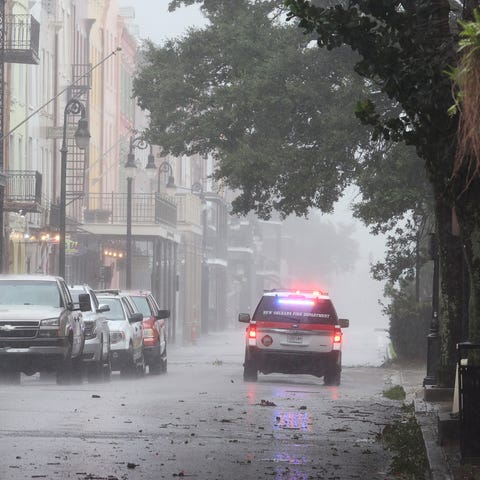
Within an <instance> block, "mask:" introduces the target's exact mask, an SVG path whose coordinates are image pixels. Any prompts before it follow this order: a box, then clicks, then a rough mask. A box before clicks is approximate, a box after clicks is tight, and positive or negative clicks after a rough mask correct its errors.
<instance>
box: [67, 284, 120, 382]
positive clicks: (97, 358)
mask: <svg viewBox="0 0 480 480" xmlns="http://www.w3.org/2000/svg"><path fill="white" fill-rule="evenodd" d="M68 289H69V290H70V293H71V295H72V298H73V302H74V303H77V302H78V297H79V295H80V294H82V293H87V294H88V295H90V303H91V305H92V310H90V311H89V312H83V313H82V316H83V323H84V332H85V346H84V347H83V361H84V364H85V366H86V368H87V375H88V380H89V381H93V382H95V381H102V380H103V381H108V380H110V375H111V373H112V361H111V351H110V329H109V326H108V320H107V319H106V318H105V316H104V315H103V313H104V312H108V311H109V310H110V307H109V306H108V305H105V304H103V305H101V304H100V303H99V301H98V298H97V296H96V294H95V292H94V291H93V290H92V289H91V288H90V287H89V286H88V285H73V286H69V287H68Z"/></svg>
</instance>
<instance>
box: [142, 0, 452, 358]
mask: <svg viewBox="0 0 480 480" xmlns="http://www.w3.org/2000/svg"><path fill="white" fill-rule="evenodd" d="M193 3H199V4H200V5H201V9H202V12H203V13H204V15H205V16H206V17H207V19H208V20H209V24H208V25H207V27H206V28H204V29H202V30H190V31H189V32H188V34H187V35H186V36H185V37H183V38H180V39H177V40H172V41H169V42H166V43H165V44H163V45H161V46H156V45H154V44H152V43H148V42H147V43H145V44H144V48H143V63H142V65H141V66H140V70H139V73H138V75H137V76H136V78H135V81H134V93H135V95H136V96H137V98H138V99H139V104H140V106H141V107H142V108H144V109H146V110H148V111H149V112H150V120H151V123H150V129H149V131H148V132H147V135H148V139H149V140H150V141H151V142H152V143H155V144H158V145H161V146H162V148H163V150H164V151H165V152H169V153H173V154H193V153H200V154H213V155H214V156H215V157H216V160H217V169H216V171H215V174H214V175H215V178H216V179H217V180H218V181H219V182H221V183H224V184H226V185H228V186H229V187H230V188H232V189H234V190H236V191H238V192H239V196H238V197H237V199H236V200H235V202H234V204H233V210H234V212H236V213H243V214H245V213H247V212H248V211H250V210H254V211H255V212H256V213H257V214H259V215H260V216H262V217H268V216H269V215H270V214H271V212H272V211H273V210H277V211H278V212H280V214H281V215H283V216H287V215H289V214H290V213H295V214H297V215H306V214H307V213H308V212H309V211H310V210H311V209H312V208H319V209H320V210H322V211H323V212H331V211H332V208H333V205H334V203H335V202H336V201H337V200H338V198H339V197H340V196H341V195H342V192H343V191H344V189H345V188H346V187H347V186H348V185H350V184H351V183H352V182H357V183H358V184H359V186H360V188H361V190H363V188H365V193H364V200H363V201H362V202H361V203H360V204H359V206H358V216H359V217H360V218H363V219H364V220H365V221H367V222H370V223H371V222H373V223H375V222H377V223H378V225H381V226H379V228H381V229H383V230H388V229H392V228H394V229H395V228H396V226H395V225H394V222H393V221H391V219H392V218H394V219H396V220H397V219H400V218H403V216H407V217H408V215H410V214H411V215H412V218H419V214H418V209H419V207H420V206H421V204H422V203H421V202H420V201H419V200H417V199H416V198H414V197H413V195H412V194H411V192H410V190H413V188H410V187H409V183H408V182H409V178H415V179H417V178H423V175H422V172H420V173H419V174H418V175H416V176H415V173H413V174H412V173H411V171H412V170H413V172H415V166H414V165H413V164H412V163H410V164H409V168H410V169H411V170H409V173H407V174H406V176H402V175H403V170H402V169H401V168H400V167H401V165H400V164H399V165H398V167H399V168H398V170H396V171H395V173H394V174H392V175H391V177H392V178H391V180H396V181H397V183H398V185H397V186H396V188H397V189H398V191H394V189H393V188H392V186H391V184H390V186H389V184H388V180H389V178H390V173H392V172H391V170H388V169H385V166H386V165H388V158H389V157H390V156H391V147H389V146H388V142H385V141H384V140H383V139H382V138H381V136H380V135H379V134H378V130H376V131H375V133H376V139H375V140H374V141H371V140H370V138H369V135H368V132H369V131H370V130H371V127H370V126H369V127H368V128H366V127H362V126H361V125H360V122H358V120H357V119H355V117H354V115H353V111H354V109H355V105H356V104H357V102H358V100H359V99H361V98H364V97H365V95H366V94H367V92H368V93H370V94H371V98H373V99H375V101H376V103H377V104H378V105H381V109H380V110H379V111H380V112H381V115H383V116H386V115H397V117H399V118H403V117H402V115H403V110H402V108H401V105H400V106H399V103H398V102H397V101H394V102H392V101H390V100H388V98H387V97H386V96H385V95H382V94H380V93H379V88H378V85H377V84H376V83H375V82H372V81H371V79H370V78H368V79H367V80H368V81H367V82H365V81H362V80H361V77H360V76H359V75H358V74H356V73H355V72H354V71H353V67H354V65H355V62H357V63H358V62H359V61H360V60H361V57H360V56H358V55H355V54H353V53H352V52H351V51H350V50H349V49H348V48H337V49H335V51H333V52H330V51H327V50H326V49H321V50H319V49H317V48H315V46H314V45H313V46H312V39H316V35H310V36H306V35H304V34H303V31H302V30H301V29H298V28H297V26H296V25H294V23H293V22H291V23H290V24H286V23H285V21H284V20H285V9H284V7H283V0H265V1H253V0H177V1H173V2H171V3H170V5H171V8H172V9H174V8H177V7H179V6H181V5H189V4H193ZM328 3H329V4H332V5H333V4H335V3H337V2H335V1H333V0H331V1H330V2H328ZM430 93H431V92H430ZM360 107H361V108H360V109H359V110H358V112H359V114H360V115H363V116H365V112H367V113H368V112H369V111H370V110H369V109H370V108H371V104H370V103H369V102H363V103H360ZM374 115H376V112H372V116H374ZM393 126H394V125H390V124H389V128H390V130H388V131H389V132H392V135H391V137H392V139H393V140H397V137H396V136H395V135H394V134H393V133H394V130H393V128H392V127H393ZM382 168H383V172H384V173H385V176H384V178H385V184H384V186H383V195H380V194H378V193H377V194H374V192H373V189H374V188H375V182H374V178H373V177H374V176H375V175H374V172H382ZM418 168H421V167H418ZM418 168H417V171H418ZM380 176H381V174H380V173H378V174H377V175H376V176H375V178H377V179H378V178H380ZM362 184H363V187H362ZM402 185H403V187H404V189H405V190H406V191H408V194H405V192H404V195H403V196H402V193H401V187H402ZM415 188H418V189H419V190H418V191H417V193H419V192H420V193H419V196H421V194H422V193H423V194H424V195H425V193H424V192H423V191H422V186H421V185H420V184H419V182H416V183H415ZM428 193H429V192H428ZM428 193H427V195H426V196H428ZM382 204H383V205H382ZM382 208H383V213H381V212H382ZM402 209H403V212H402ZM382 222H383V223H382ZM383 230H382V231H383ZM378 231H380V230H378ZM393 235H394V234H393ZM397 238H398V241H399V242H400V247H401V249H404V246H403V243H404V235H397ZM394 246H395V244H394V242H393V243H392V252H393V253H394V254H395V255H396V254H397V252H395V248H394ZM399 258H400V257H399ZM404 263H405V262H404ZM401 265H402V267H401V268H404V266H403V265H404V264H401ZM386 268H391V269H393V267H391V266H388V265H387V267H386ZM407 268H410V267H407ZM392 271H393V270H392ZM456 285H457V289H458V282H457V284H456ZM452 297H453V298H455V292H452ZM447 350H449V351H451V348H450V349H447Z"/></svg>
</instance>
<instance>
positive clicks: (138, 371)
mask: <svg viewBox="0 0 480 480" xmlns="http://www.w3.org/2000/svg"><path fill="white" fill-rule="evenodd" d="M135 375H136V376H137V377H143V376H144V375H145V357H144V356H143V350H142V356H141V358H140V362H139V363H138V364H137V365H136V366H135Z"/></svg>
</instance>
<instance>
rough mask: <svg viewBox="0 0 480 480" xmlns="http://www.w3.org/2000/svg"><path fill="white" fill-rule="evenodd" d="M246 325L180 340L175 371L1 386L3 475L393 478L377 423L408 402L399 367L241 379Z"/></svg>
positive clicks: (11, 478) (9, 478)
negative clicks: (400, 394) (400, 397)
mask: <svg viewBox="0 0 480 480" xmlns="http://www.w3.org/2000/svg"><path fill="white" fill-rule="evenodd" d="M242 335H243V333H242V332H234V333H231V334H229V335H226V334H212V335H209V336H208V338H202V339H200V341H199V345H197V346H189V347H173V346H172V347H171V348H170V349H169V365H168V373H167V374H166V375H161V376H149V375H145V376H144V377H143V378H138V379H129V380H123V379H120V378H119V376H118V375H115V374H114V375H113V378H112V381H111V382H109V383H106V384H89V383H87V382H86V381H85V382H84V383H83V384H81V385H74V386H68V387H67V386H57V385H56V384H55V382H54V381H53V380H52V381H45V380H40V379H39V378H38V377H22V383H21V385H18V386H2V387H1V390H0V392H1V393H0V454H1V455H0V479H1V480H23V479H29V478H46V479H55V480H62V479H75V480H87V479H88V480H94V479H95V480H100V479H105V480H106V479H108V480H114V479H129V480H130V479H131V480H134V479H148V480H150V479H152V480H154V479H155V480H156V479H162V478H168V479H172V478H181V477H189V478H195V479H202V480H203V479H205V480H207V479H208V480H214V479H225V480H236V479H264V478H265V479H270V478H272V479H279V480H280V479H281V480H288V479H290V480H307V479H342V480H343V479H355V478H363V479H375V478H378V479H385V478H389V475H388V474H387V473H386V472H387V467H388V463H389V459H390V456H389V455H390V454H389V453H388V452H387V451H386V450H385V449H384V447H383V445H382V444H381V442H379V441H378V434H379V433H380V432H381V430H382V428H383V427H384V425H385V424H387V423H391V421H392V418H393V416H394V415H396V414H397V413H398V412H399V410H400V408H401V403H400V402H394V401H389V400H386V399H384V398H383V397H382V395H381V393H382V391H383V390H384V389H385V388H387V387H388V386H390V385H392V384H395V383H397V382H396V379H395V372H391V371H388V370H385V369H382V368H375V367H346V368H344V370H343V372H342V384H341V386H339V387H326V386H324V385H323V381H322V379H318V378H315V377H311V376H307V375H301V376H293V375H290V376H287V375H268V376H265V375H259V380H258V382H257V383H244V382H243V379H242V361H243V358H242V356H243V348H242V343H241V342H242Z"/></svg>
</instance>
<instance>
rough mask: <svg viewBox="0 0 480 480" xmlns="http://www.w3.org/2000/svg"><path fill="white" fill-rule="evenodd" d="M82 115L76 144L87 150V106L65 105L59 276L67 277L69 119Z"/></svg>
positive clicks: (77, 101)
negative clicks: (69, 117)
mask: <svg viewBox="0 0 480 480" xmlns="http://www.w3.org/2000/svg"><path fill="white" fill-rule="evenodd" d="M69 114H72V115H78V114H81V118H80V120H79V121H78V124H77V130H76V132H75V143H76V145H77V147H78V148H80V149H81V150H85V149H86V148H87V147H88V143H89V141H90V132H89V131H88V120H87V113H86V110H85V106H84V105H83V103H81V102H80V101H79V100H77V99H76V98H72V99H70V100H69V101H68V102H67V104H66V105H65V110H64V113H63V141H62V148H61V149H60V153H61V169H60V219H59V224H60V239H59V244H58V275H59V276H60V277H65V240H66V230H67V229H66V221H67V218H66V217H67V213H66V210H67V153H68V148H67V118H68V115H69Z"/></svg>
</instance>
